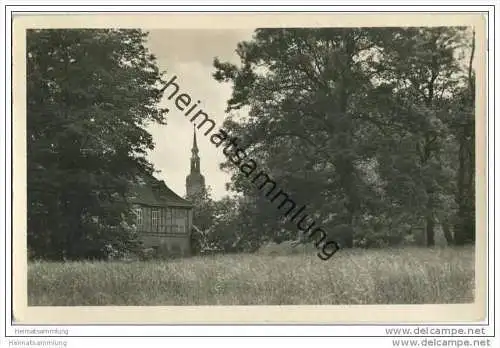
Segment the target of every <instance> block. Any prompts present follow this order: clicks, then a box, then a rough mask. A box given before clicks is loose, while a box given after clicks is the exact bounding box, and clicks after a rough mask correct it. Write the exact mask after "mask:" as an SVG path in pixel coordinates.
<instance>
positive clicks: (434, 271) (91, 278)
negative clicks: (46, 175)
mask: <svg viewBox="0 0 500 348" xmlns="http://www.w3.org/2000/svg"><path fill="white" fill-rule="evenodd" d="M473 301H474V249H473V247H466V248H435V249H426V248H401V249H393V250H390V249H380V250H341V251H339V252H338V253H337V254H335V255H334V256H333V257H332V258H331V259H330V260H328V261H323V260H321V259H319V258H318V257H317V256H316V255H315V254H299V255H284V256H266V255H264V256H263V255H257V254H240V255H216V256H206V257H192V258H186V259H178V260H172V261H142V262H141V261H137V262H135V261H134V262H67V263H50V262H35V263H29V265H28V304H29V305H30V306H84V305H89V306H103V305H115V306H120V305H122V306H160V305H162V306H169V305H321V304H334V305H335V304H430V303H467V302H473Z"/></svg>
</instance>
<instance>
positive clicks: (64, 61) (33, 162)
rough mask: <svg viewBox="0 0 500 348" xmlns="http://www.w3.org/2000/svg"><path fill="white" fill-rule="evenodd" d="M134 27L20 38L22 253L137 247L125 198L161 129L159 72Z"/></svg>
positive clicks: (56, 255)
mask: <svg viewBox="0 0 500 348" xmlns="http://www.w3.org/2000/svg"><path fill="white" fill-rule="evenodd" d="M146 35H147V34H146V33H143V32H141V31H140V30H128V29H127V30H115V29H99V30H93V29H82V30H80V29H78V30H76V29H75V30H74V29H54V30H52V29H51V30H46V29H41V30H38V29H37V30H28V32H27V128H28V129H27V137H28V139H27V140H28V146H27V148H28V247H29V249H30V250H31V252H32V253H33V255H34V256H37V257H45V258H52V259H61V258H63V257H65V258H73V259H75V258H81V257H91V256H93V257H101V256H103V254H104V253H105V251H104V250H105V246H106V245H108V246H112V247H113V248H114V249H118V250H122V251H124V250H127V249H130V248H133V247H134V246H137V244H138V241H137V238H136V237H137V236H136V235H135V234H134V231H133V229H132V228H131V227H130V218H131V216H130V213H129V210H130V209H129V206H128V203H127V200H126V194H127V191H128V187H129V185H130V182H131V181H133V180H134V179H135V175H136V174H137V172H148V173H151V172H152V170H153V168H152V166H151V164H150V163H148V162H147V160H146V159H145V154H146V151H147V150H148V149H152V148H153V147H154V144H153V140H152V137H151V135H150V134H149V133H148V132H147V131H146V130H145V129H144V126H145V125H146V124H147V123H148V122H159V123H164V122H165V118H164V113H165V111H164V110H162V109H159V108H157V103H158V102H159V101H160V98H161V96H162V92H161V79H162V74H161V73H160V71H159V70H158V67H157V66H156V63H155V59H156V58H155V57H154V56H153V55H151V54H149V53H148V51H147V49H146V48H145V47H144V41H145V38H146Z"/></svg>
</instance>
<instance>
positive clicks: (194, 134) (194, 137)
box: [193, 125, 198, 153]
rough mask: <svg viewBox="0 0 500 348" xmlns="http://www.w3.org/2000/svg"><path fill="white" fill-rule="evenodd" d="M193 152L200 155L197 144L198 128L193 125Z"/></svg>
mask: <svg viewBox="0 0 500 348" xmlns="http://www.w3.org/2000/svg"><path fill="white" fill-rule="evenodd" d="M193 152H196V153H198V144H197V143H196V126H195V125H193Z"/></svg>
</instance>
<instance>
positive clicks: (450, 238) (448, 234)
mask: <svg viewBox="0 0 500 348" xmlns="http://www.w3.org/2000/svg"><path fill="white" fill-rule="evenodd" d="M441 226H442V228H443V232H444V238H446V243H447V244H448V245H453V235H452V234H451V230H450V224H449V223H448V222H446V221H445V222H442V224H441Z"/></svg>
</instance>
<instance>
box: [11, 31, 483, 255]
mask: <svg viewBox="0 0 500 348" xmlns="http://www.w3.org/2000/svg"><path fill="white" fill-rule="evenodd" d="M146 39H147V34H146V33H144V32H142V31H140V30H128V29H127V30H115V29H99V30H97V29H96V30H94V29H84V30H73V29H70V30H68V29H62V30H59V29H58V30H28V31H27V151H28V166H27V168H28V173H27V174H28V189H27V194H28V202H27V204H28V249H29V252H30V255H31V256H32V257H36V258H45V259H54V260H61V259H64V258H65V259H80V258H89V257H104V256H106V255H107V254H108V253H109V250H114V251H115V252H116V251H118V252H127V251H134V250H137V249H138V248H140V242H139V237H138V236H137V234H136V232H135V230H134V228H133V227H132V223H133V216H132V214H131V212H130V209H129V208H130V207H129V205H128V203H127V201H126V199H125V194H126V192H127V188H128V185H129V184H130V182H131V181H132V180H133V179H134V176H135V173H137V171H142V172H148V173H151V172H153V166H152V164H151V163H149V162H148V161H147V160H146V158H145V156H146V154H147V151H149V150H151V149H153V148H154V143H153V139H152V136H151V134H149V133H148V132H147V131H146V130H145V127H146V125H147V124H148V123H150V122H157V123H160V124H165V110H163V109H161V108H159V107H158V103H159V101H160V100H161V97H162V90H161V87H162V85H164V84H165V81H163V79H162V76H163V75H162V72H160V71H159V69H158V67H157V64H156V58H155V57H154V55H152V54H150V53H149V52H148V50H147V49H146V48H145V46H144V43H145V40H146ZM236 52H237V54H238V56H239V57H240V60H241V64H238V65H233V64H230V63H227V62H221V61H219V60H218V59H215V60H214V68H215V72H214V78H215V79H216V80H217V81H220V82H221V83H232V84H233V94H232V96H231V99H230V100H228V107H227V111H228V113H229V115H230V116H229V117H228V118H227V120H226V122H225V123H224V129H226V130H227V131H228V132H229V134H230V135H231V136H236V137H237V138H238V141H239V143H238V145H239V147H241V148H244V149H245V151H246V152H247V153H248V155H249V156H251V157H252V158H255V159H256V160H258V161H259V167H260V168H261V169H262V170H264V171H266V172H267V173H269V175H270V176H271V177H272V179H273V180H274V181H275V182H277V183H279V185H280V187H283V188H285V189H286V190H287V192H288V193H290V194H291V197H292V198H293V199H294V200H295V201H296V202H303V203H304V204H307V207H308V211H310V212H312V214H314V216H312V218H314V220H315V221H318V224H321V225H322V226H324V228H325V229H329V230H331V231H334V230H335V229H336V226H339V225H343V226H351V230H352V231H354V232H353V233H350V234H349V235H347V236H342V238H343V239H344V240H345V241H346V242H345V245H347V246H361V247H371V246H383V245H395V244H400V243H402V242H404V241H405V240H406V239H411V238H416V239H419V238H420V239H422V243H423V244H426V245H429V246H432V245H433V244H434V242H435V238H434V235H435V232H436V231H437V230H438V229H442V230H443V232H444V235H445V237H446V238H447V240H448V242H449V244H456V245H462V244H466V243H469V242H474V240H475V214H474V206H475V199H474V198H475V192H474V185H475V182H474V176H475V173H474V167H475V166H474V163H475V153H474V143H475V140H474V139H475V138H474V103H475V95H474V91H475V83H474V81H475V75H474V70H473V69H472V63H473V53H474V36H473V32H472V31H471V30H470V28H458V27H436V28H328V29H326V28H325V29H323V28H318V29H315V28H312V29H258V30H256V31H255V33H254V37H253V38H252V39H251V40H249V41H246V42H241V43H239V44H238V46H237V48H236ZM221 168H222V169H224V170H227V171H229V172H230V173H232V178H231V182H230V183H229V184H228V188H229V189H230V190H232V191H233V193H236V194H237V195H236V197H235V198H234V197H233V198H229V197H225V198H223V199H221V200H219V201H213V200H212V199H211V198H210V195H209V194H208V193H204V195H203V197H198V198H196V200H195V201H196V202H195V203H196V208H195V217H194V219H195V224H196V225H197V226H198V227H199V230H200V233H198V234H197V237H196V238H194V242H195V243H194V247H195V248H194V249H196V250H195V251H196V252H198V251H199V252H201V251H202V250H203V249H207V248H208V249H213V250H222V251H226V252H240V251H252V250H256V249H257V248H259V246H261V245H262V244H263V243H266V242H268V241H269V240H274V241H277V242H281V241H285V240H291V239H297V238H298V237H300V236H297V229H296V227H295V226H292V225H290V223H287V222H285V221H284V219H283V218H282V216H281V215H280V212H279V211H277V210H276V209H275V208H274V207H272V206H271V205H270V203H269V200H268V199H267V198H266V197H264V196H263V195H262V192H261V191H258V190H256V189H255V186H254V185H253V184H252V183H251V182H249V181H248V179H247V178H246V177H245V176H244V175H242V174H241V173H240V172H239V170H238V168H236V167H235V166H234V165H233V164H232V163H231V162H229V161H228V162H226V163H223V164H222V165H221ZM14 175H15V173H14ZM96 218H98V219H96ZM410 237H411V238H410Z"/></svg>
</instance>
